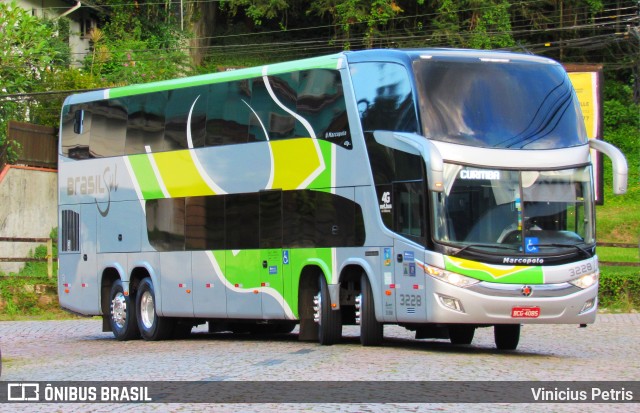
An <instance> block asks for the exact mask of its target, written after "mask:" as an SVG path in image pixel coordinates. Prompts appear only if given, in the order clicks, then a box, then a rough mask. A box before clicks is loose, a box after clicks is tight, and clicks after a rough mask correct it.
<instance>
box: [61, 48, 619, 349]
mask: <svg viewBox="0 0 640 413" xmlns="http://www.w3.org/2000/svg"><path fill="white" fill-rule="evenodd" d="M592 151H600V152H603V153H605V154H607V155H608V156H609V157H610V158H611V159H612V161H613V162H612V164H613V169H614V192H616V193H623V192H625V190H626V175H627V166H626V161H625V159H624V156H622V154H621V153H620V151H618V150H617V149H616V148H615V147H613V146H611V145H609V144H607V143H605V142H602V141H596V140H589V139H587V136H586V134H585V126H584V121H583V118H582V114H581V111H580V106H579V103H578V101H577V99H576V95H575V93H574V90H573V88H572V86H571V83H570V81H569V78H568V76H567V74H566V72H565V71H564V69H563V68H562V66H561V65H560V64H558V63H557V62H554V61H552V60H549V59H546V58H542V57H536V56H532V55H522V54H515V53H507V52H492V51H476V50H474V51H471V50H448V49H424V50H410V51H409V50H368V51H358V52H344V53H338V54H334V55H330V56H324V57H318V58H311V59H305V60H299V61H293V62H286V63H278V64H273V65H265V66H262V67H257V68H248V69H241V70H236V71H232V72H221V73H214V74H206V75H201V76H196V77H188V78H181V79H175V80H170V81H162V82H156V83H148V84H142V85H133V86H125V87H119V88H113V89H107V90H101V91H92V92H87V93H82V94H77V95H73V96H70V97H68V98H67V99H66V100H65V103H64V106H63V108H62V115H61V126H60V147H59V243H58V245H59V296H60V304H61V306H62V307H63V308H65V309H67V310H69V311H72V312H74V313H79V314H83V315H99V316H102V320H103V331H112V332H113V334H114V336H115V338H116V339H118V340H129V339H134V338H137V337H142V338H143V339H146V340H161V339H167V338H171V337H176V336H182V335H184V334H186V333H188V332H190V331H191V329H192V327H193V326H195V325H198V324H203V323H205V322H206V323H208V328H209V331H232V332H255V333H288V332H291V331H293V329H294V328H295V327H296V325H299V338H300V340H317V341H319V342H320V343H321V344H333V343H337V342H339V341H340V339H341V336H342V327H343V325H359V326H360V341H361V343H362V344H363V345H377V344H380V343H381V341H382V340H383V336H384V329H383V327H384V325H385V324H396V325H400V326H404V327H406V328H407V329H409V330H411V331H415V334H416V338H444V339H449V340H451V342H452V343H454V344H470V343H471V342H472V340H473V336H474V333H475V330H476V328H479V327H492V328H493V329H494V335H495V343H496V346H497V348H498V349H515V348H516V347H517V345H518V341H519V337H520V326H521V325H522V324H527V323H538V324H544V323H565V324H578V325H586V324H589V323H592V322H593V321H594V320H595V317H596V311H597V292H598V274H599V273H598V260H597V256H596V247H595V245H596V244H595V216H594V212H595V209H594V189H593V188H594V183H593V182H594V180H593V170H592V154H591V152H592Z"/></svg>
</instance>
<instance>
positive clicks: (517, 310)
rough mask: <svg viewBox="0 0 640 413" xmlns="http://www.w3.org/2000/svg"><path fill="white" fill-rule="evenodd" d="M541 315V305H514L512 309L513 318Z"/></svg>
mask: <svg viewBox="0 0 640 413" xmlns="http://www.w3.org/2000/svg"><path fill="white" fill-rule="evenodd" d="M539 316H540V307H513V308H512V309H511V318H538V317H539Z"/></svg>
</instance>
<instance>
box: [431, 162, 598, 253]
mask: <svg viewBox="0 0 640 413" xmlns="http://www.w3.org/2000/svg"><path fill="white" fill-rule="evenodd" d="M590 176H591V169H590V166H585V167H580V168H572V169H563V170H555V171H507V170H499V169H480V168H472V167H467V166H461V165H454V164H445V190H444V192H442V193H436V192H434V193H433V194H432V196H433V198H434V205H435V208H434V223H435V225H434V238H435V240H436V241H437V242H439V243H441V244H445V245H448V246H452V247H455V248H460V249H462V250H469V251H468V252H472V251H475V252H476V253H478V252H482V253H489V254H502V255H504V254H509V255H521V254H522V255H526V254H535V255H544V256H554V255H555V256H563V255H571V256H575V254H582V255H584V254H586V255H588V256H590V255H591V254H592V252H588V250H587V249H588V248H592V247H593V244H594V242H595V239H594V220H593V206H592V203H591V202H590V201H589V200H590V199H592V198H591V197H592V195H591V184H590V182H591V180H590Z"/></svg>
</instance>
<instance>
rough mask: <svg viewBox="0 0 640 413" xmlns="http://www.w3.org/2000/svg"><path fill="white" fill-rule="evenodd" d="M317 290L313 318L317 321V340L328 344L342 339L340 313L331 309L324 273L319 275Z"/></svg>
mask: <svg viewBox="0 0 640 413" xmlns="http://www.w3.org/2000/svg"><path fill="white" fill-rule="evenodd" d="M319 284H320V285H319V287H320V288H319V291H318V294H317V295H316V297H315V299H314V311H315V317H314V319H315V320H316V322H317V323H318V341H319V342H320V344H322V345H325V346H329V345H332V344H336V343H339V342H340V340H341V339H342V314H341V312H340V311H338V310H336V311H334V310H332V309H331V298H330V296H329V287H328V286H327V280H326V279H325V278H324V275H320V277H319Z"/></svg>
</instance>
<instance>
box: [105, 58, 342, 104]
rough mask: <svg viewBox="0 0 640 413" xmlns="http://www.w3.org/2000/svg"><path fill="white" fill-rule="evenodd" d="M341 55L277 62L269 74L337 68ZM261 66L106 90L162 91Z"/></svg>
mask: <svg viewBox="0 0 640 413" xmlns="http://www.w3.org/2000/svg"><path fill="white" fill-rule="evenodd" d="M338 57H339V55H338V54H336V55H331V56H321V57H314V58H310V59H304V60H298V61H294V62H284V63H275V64H273V65H267V66H268V72H267V73H268V74H269V75H277V74H280V73H286V72H291V71H295V70H307V69H336V68H337V67H338ZM263 67H264V66H261V67H251V68H246V69H238V70H231V71H228V72H219V73H210V74H206V75H201V76H192V77H184V78H180V79H172V80H164V81H161V82H153V83H144V84H139V85H131V86H124V87H119V88H114V89H109V90H107V91H106V95H107V99H114V98H121V97H126V96H133V95H141V94H144V93H152V92H161V91H164V90H171V89H179V88H186V87H192V86H202V85H209V84H214V83H221V82H231V81H235V80H241V79H250V78H255V77H260V76H262V68H263Z"/></svg>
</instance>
